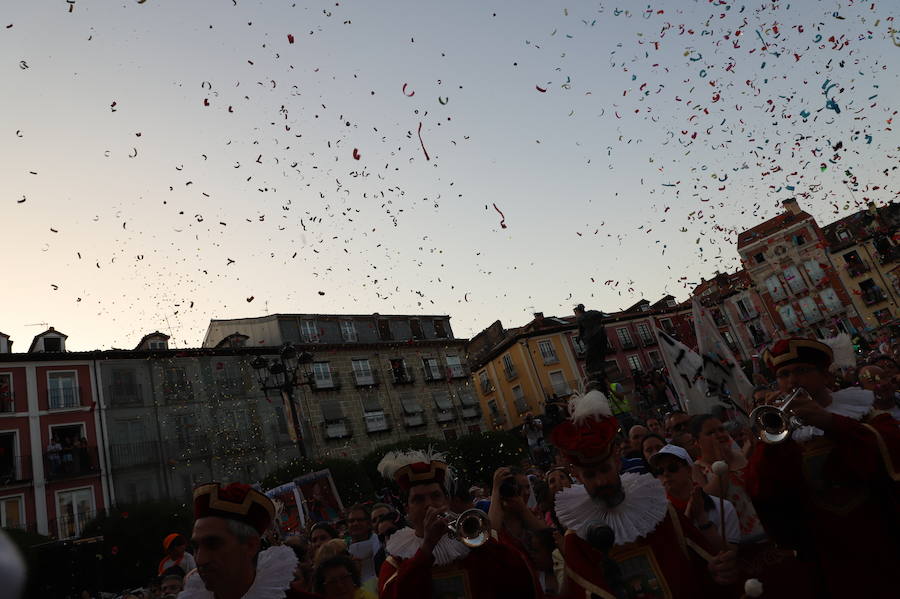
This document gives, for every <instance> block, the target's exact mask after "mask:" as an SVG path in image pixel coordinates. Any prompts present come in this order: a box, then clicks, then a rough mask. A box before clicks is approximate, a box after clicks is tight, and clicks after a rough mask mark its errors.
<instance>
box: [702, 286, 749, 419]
mask: <svg viewBox="0 0 900 599" xmlns="http://www.w3.org/2000/svg"><path fill="white" fill-rule="evenodd" d="M691 304H692V311H693V316H694V330H695V333H696V336H697V347H698V350H699V353H700V358H701V359H702V360H703V378H704V379H705V380H706V390H707V392H708V393H709V395H711V396H714V398H718V400H719V401H720V402H721V403H723V404H725V405H726V406H728V407H731V408H732V409H736V410H737V411H738V412H739V413H742V414H744V415H745V416H746V415H748V414H749V413H750V410H751V409H753V407H752V404H753V384H752V383H750V380H749V379H748V378H747V375H745V374H744V371H743V370H741V365H740V362H739V361H738V360H736V359H735V357H734V354H733V353H731V348H730V347H728V344H727V343H725V340H724V339H722V335H720V334H719V327H718V326H716V323H715V321H714V320H713V317H712V314H711V313H710V311H709V310H707V309H706V308H704V307H703V306H702V305H700V302H699V301H697V298H694V299H693V300H692V301H691Z"/></svg>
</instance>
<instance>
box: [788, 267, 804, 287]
mask: <svg viewBox="0 0 900 599" xmlns="http://www.w3.org/2000/svg"><path fill="white" fill-rule="evenodd" d="M784 280H785V281H787V284H788V287H789V288H790V290H791V292H792V293H800V292H802V291H806V281H804V280H803V276H802V275H801V274H800V269H799V268H797V267H796V266H788V267H787V268H785V269H784Z"/></svg>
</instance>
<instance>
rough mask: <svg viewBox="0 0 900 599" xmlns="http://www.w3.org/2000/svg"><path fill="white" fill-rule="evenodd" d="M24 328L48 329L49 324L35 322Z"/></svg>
mask: <svg viewBox="0 0 900 599" xmlns="http://www.w3.org/2000/svg"><path fill="white" fill-rule="evenodd" d="M25 326H26V327H49V326H50V323H49V322H35V323H34V324H26V325H25Z"/></svg>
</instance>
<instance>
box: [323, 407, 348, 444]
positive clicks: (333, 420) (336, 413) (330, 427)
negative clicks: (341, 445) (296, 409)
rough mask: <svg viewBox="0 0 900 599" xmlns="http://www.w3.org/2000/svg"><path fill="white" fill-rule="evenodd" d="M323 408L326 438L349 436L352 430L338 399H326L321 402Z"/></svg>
mask: <svg viewBox="0 0 900 599" xmlns="http://www.w3.org/2000/svg"><path fill="white" fill-rule="evenodd" d="M319 406H320V407H321V408H322V419H323V420H324V421H325V438H327V439H340V438H342V437H349V436H350V431H349V429H348V428H347V423H346V421H345V420H344V410H343V409H341V404H340V402H338V401H337V400H336V399H331V400H326V401H323V402H320V403H319Z"/></svg>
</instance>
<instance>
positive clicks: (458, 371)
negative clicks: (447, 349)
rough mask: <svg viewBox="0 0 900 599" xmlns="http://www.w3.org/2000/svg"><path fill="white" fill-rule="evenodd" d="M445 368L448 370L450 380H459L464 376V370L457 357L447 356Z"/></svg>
mask: <svg viewBox="0 0 900 599" xmlns="http://www.w3.org/2000/svg"><path fill="white" fill-rule="evenodd" d="M447 368H448V369H449V370H450V378H454V379H461V378H464V377H465V376H466V369H465V368H463V365H462V363H461V362H460V361H459V356H447Z"/></svg>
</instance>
